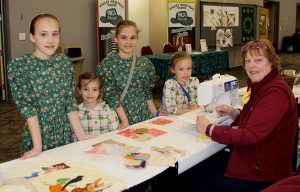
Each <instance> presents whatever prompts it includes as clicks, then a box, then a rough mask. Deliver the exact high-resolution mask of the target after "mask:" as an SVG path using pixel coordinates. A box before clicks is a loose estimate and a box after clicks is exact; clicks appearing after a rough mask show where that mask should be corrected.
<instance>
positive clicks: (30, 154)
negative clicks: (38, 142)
mask: <svg viewBox="0 0 300 192" xmlns="http://www.w3.org/2000/svg"><path fill="white" fill-rule="evenodd" d="M41 152H42V148H40V149H38V148H32V149H31V150H30V151H27V152H25V153H24V154H23V155H22V157H21V160H25V159H28V158H31V157H35V156H38V155H39V154H40V153H41Z"/></svg>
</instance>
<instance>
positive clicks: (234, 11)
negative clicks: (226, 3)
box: [222, 7, 239, 27]
mask: <svg viewBox="0 0 300 192" xmlns="http://www.w3.org/2000/svg"><path fill="white" fill-rule="evenodd" d="M237 26H239V8H238V7H222V27H237Z"/></svg>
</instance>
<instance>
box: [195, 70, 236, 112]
mask: <svg viewBox="0 0 300 192" xmlns="http://www.w3.org/2000/svg"><path fill="white" fill-rule="evenodd" d="M238 90H239V83H238V80H237V79H236V78H235V77H233V76H231V75H220V74H215V75H214V76H213V77H212V80H208V81H204V82H202V83H200V85H199V87H198V104H199V105H200V106H203V107H204V109H205V110H207V111H214V109H215V107H216V106H217V105H220V104H227V105H231V106H233V107H237V106H238V105H239V94H238Z"/></svg>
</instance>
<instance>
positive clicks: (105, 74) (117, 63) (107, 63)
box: [96, 54, 155, 125]
mask: <svg viewBox="0 0 300 192" xmlns="http://www.w3.org/2000/svg"><path fill="white" fill-rule="evenodd" d="M131 64H132V58H130V59H122V58H121V57H120V56H119V55H118V54H111V55H109V56H108V57H106V58H105V59H103V61H102V62H101V63H100V65H97V67H96V71H97V73H98V74H99V75H100V76H102V78H103V82H104V84H103V85H104V92H105V98H104V100H106V101H107V103H108V104H109V106H111V107H112V108H113V109H117V108H118V107H120V106H121V104H120V96H121V94H122V92H123V89H124V87H125V85H126V83H127V79H128V76H129V73H130V68H131ZM154 74H155V68H154V66H153V64H152V63H151V61H150V60H148V59H147V58H145V57H141V56H137V58H136V64H135V70H134V73H133V76H132V79H131V83H130V85H129V87H128V91H127V94H126V96H125V98H124V101H123V104H122V107H123V108H124V110H125V113H126V115H127V118H128V121H129V124H130V125H131V124H135V123H138V122H141V121H145V120H147V119H150V118H151V117H152V114H151V112H150V110H149V108H148V104H147V101H148V100H151V99H152V89H153V87H154V83H155V79H154Z"/></svg>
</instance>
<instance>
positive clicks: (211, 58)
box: [145, 50, 229, 82]
mask: <svg viewBox="0 0 300 192" xmlns="http://www.w3.org/2000/svg"><path fill="white" fill-rule="evenodd" d="M174 54H175V53H165V54H153V55H145V57H147V58H148V59H150V61H151V62H152V63H153V65H154V66H155V71H156V75H158V76H159V77H160V80H162V81H163V82H164V81H166V80H167V79H168V78H169V77H170V75H169V72H168V71H169V70H168V67H169V65H170V62H171V59H172V57H173V55H174ZM191 56H192V60H193V71H192V76H202V75H213V74H215V73H220V72H224V71H228V70H229V53H228V51H227V50H221V51H206V52H198V51H194V52H193V53H192V54H191Z"/></svg>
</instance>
